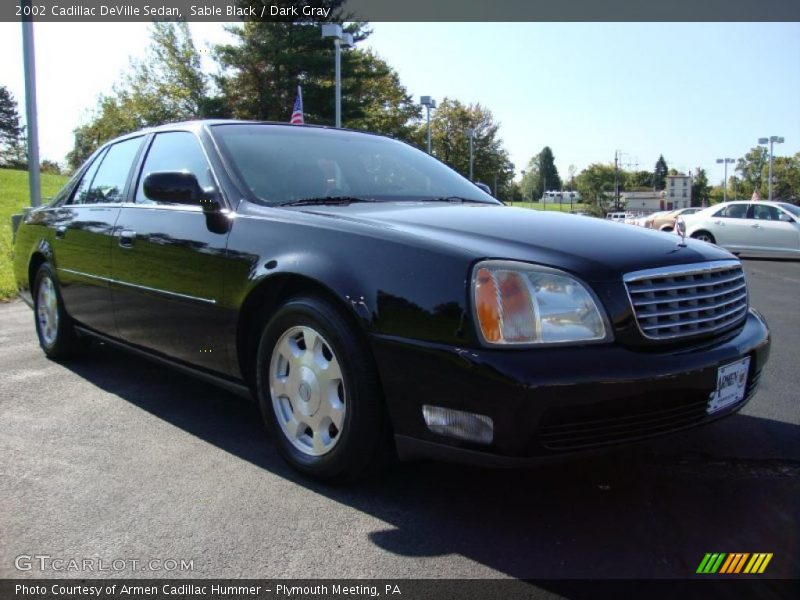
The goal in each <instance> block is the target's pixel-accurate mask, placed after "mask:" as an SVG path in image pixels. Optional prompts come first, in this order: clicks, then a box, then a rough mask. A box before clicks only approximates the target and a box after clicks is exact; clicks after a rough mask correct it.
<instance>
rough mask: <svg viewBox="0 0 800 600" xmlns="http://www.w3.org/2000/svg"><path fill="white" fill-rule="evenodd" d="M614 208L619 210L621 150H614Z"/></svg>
mask: <svg viewBox="0 0 800 600" xmlns="http://www.w3.org/2000/svg"><path fill="white" fill-rule="evenodd" d="M614 210H619V150H614Z"/></svg>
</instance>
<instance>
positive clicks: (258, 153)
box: [211, 124, 499, 205]
mask: <svg viewBox="0 0 800 600" xmlns="http://www.w3.org/2000/svg"><path fill="white" fill-rule="evenodd" d="M211 130H212V133H213V135H214V138H215V139H216V140H217V141H218V143H219V146H220V149H221V151H222V153H223V154H224V155H225V156H226V158H227V159H228V161H229V163H230V164H231V165H232V166H233V168H234V169H235V170H236V171H237V173H238V175H239V177H240V178H241V180H242V181H243V182H244V184H245V185H247V187H248V189H249V190H250V192H251V193H252V195H253V198H254V199H255V200H257V201H259V202H261V203H264V204H273V205H274V204H285V203H287V202H292V201H297V200H309V199H320V198H330V197H340V196H347V197H349V198H361V199H365V200H387V201H388V200H431V199H434V198H459V199H463V200H472V201H475V202H486V203H492V204H499V202H497V200H495V199H494V198H492V197H491V196H489V195H488V194H486V193H485V192H483V191H482V190H481V189H480V188H478V187H477V186H475V185H474V184H473V183H471V182H470V181H468V180H467V179H465V178H464V177H462V176H461V175H459V174H458V173H456V172H455V171H453V170H452V169H450V168H449V167H447V166H445V165H444V164H442V163H441V162H439V161H438V160H436V159H434V158H432V157H430V156H428V155H427V154H426V153H424V152H422V151H420V150H416V149H415V148H413V147H411V146H409V145H408V144H404V143H403V142H398V141H396V140H392V139H389V138H385V137H380V136H376V135H367V134H362V133H357V132H353V131H344V130H332V129H321V128H320V129H318V128H311V127H309V128H306V127H296V126H290V125H261V124H227V125H214V126H212V127H211Z"/></svg>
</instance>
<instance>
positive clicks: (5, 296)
mask: <svg viewBox="0 0 800 600" xmlns="http://www.w3.org/2000/svg"><path fill="white" fill-rule="evenodd" d="M67 179H68V178H67V177H65V176H63V175H52V174H50V173H43V174H42V196H43V197H44V198H48V197H50V196H54V195H55V194H56V192H58V190H59V189H61V187H62V186H63V185H64V184H65V183H66V182H67ZM29 205H30V195H29V192H28V172H27V171H18V170H14V169H0V302H2V301H7V300H10V299H12V298H13V297H14V296H15V295H16V292H17V286H16V284H15V283H14V275H13V273H12V270H11V261H12V250H13V249H12V245H11V215H13V214H16V213H19V212H21V211H22V209H23V207H25V206H29Z"/></svg>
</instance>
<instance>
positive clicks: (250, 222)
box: [226, 218, 477, 345]
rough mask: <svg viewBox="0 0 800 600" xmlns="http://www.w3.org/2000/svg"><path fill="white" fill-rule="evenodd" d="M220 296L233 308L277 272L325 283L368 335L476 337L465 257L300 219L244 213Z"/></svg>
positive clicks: (442, 339)
mask: <svg viewBox="0 0 800 600" xmlns="http://www.w3.org/2000/svg"><path fill="white" fill-rule="evenodd" d="M228 255H229V258H230V259H231V267H232V268H231V269H230V270H229V272H228V273H227V274H226V302H227V303H229V305H230V306H231V308H233V309H239V308H241V307H242V306H243V305H244V303H245V302H246V299H247V297H248V296H249V295H250V294H251V293H253V291H254V290H255V289H256V288H259V287H263V286H264V285H269V282H270V281H271V280H274V281H279V280H280V277H281V276H286V275H292V276H297V277H303V278H305V279H308V280H311V281H313V282H315V283H316V284H317V285H320V286H323V287H324V288H325V289H327V290H329V291H330V293H331V294H333V295H334V296H335V297H336V298H338V299H339V300H341V302H342V303H344V304H345V305H346V306H348V307H350V310H352V311H353V312H354V314H355V315H356V316H357V317H358V318H359V319H360V320H361V321H362V322H363V323H364V326H365V329H366V330H367V332H368V333H372V334H377V335H389V336H397V337H404V338H412V339H418V340H426V341H435V342H439V343H447V344H457V345H464V344H466V343H477V340H476V339H475V337H474V331H473V328H472V327H470V326H467V325H468V322H469V319H468V317H467V315H468V311H467V295H468V294H467V292H468V285H469V282H468V278H469V272H470V267H471V264H470V261H469V260H468V259H467V258H465V256H464V255H463V254H459V253H457V252H452V251H450V250H449V249H448V248H446V247H444V248H442V249H435V248H431V247H430V246H427V247H420V246H419V245H414V244H413V243H411V242H404V241H402V240H398V239H394V238H391V237H383V236H378V235H370V232H361V231H356V230H352V229H348V228H342V229H337V228H333V227H328V226H320V225H319V224H318V223H313V222H309V221H307V220H303V219H298V221H297V222H288V221H286V220H285V219H274V220H273V219H269V218H243V219H237V220H236V223H235V224H234V227H233V230H232V232H231V236H230V238H229V243H228Z"/></svg>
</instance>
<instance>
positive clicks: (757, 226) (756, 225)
mask: <svg viewBox="0 0 800 600" xmlns="http://www.w3.org/2000/svg"><path fill="white" fill-rule="evenodd" d="M750 227H752V228H753V229H761V225H759V224H758V223H756V224H755V225H750Z"/></svg>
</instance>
